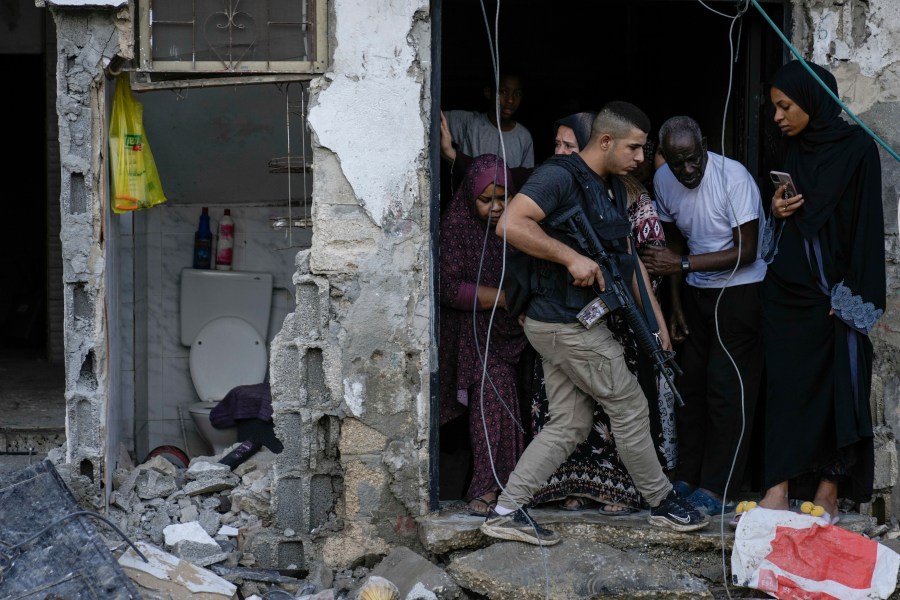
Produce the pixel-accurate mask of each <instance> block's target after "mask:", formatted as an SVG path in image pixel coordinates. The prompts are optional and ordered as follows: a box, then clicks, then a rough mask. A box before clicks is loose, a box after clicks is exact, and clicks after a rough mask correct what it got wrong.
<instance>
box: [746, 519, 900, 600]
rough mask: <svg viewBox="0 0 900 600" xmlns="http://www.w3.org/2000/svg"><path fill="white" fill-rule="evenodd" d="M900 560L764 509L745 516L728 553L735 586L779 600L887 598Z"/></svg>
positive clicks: (870, 544)
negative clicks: (757, 591)
mask: <svg viewBox="0 0 900 600" xmlns="http://www.w3.org/2000/svg"><path fill="white" fill-rule="evenodd" d="M898 568H900V554H897V553H896V552H894V551H893V550H891V549H890V548H888V547H887V546H885V545H884V544H879V543H878V542H876V541H875V540H870V539H869V538H867V537H865V536H862V535H859V534H857V533H853V532H851V531H847V530H845V529H842V528H840V527H837V526H834V525H830V524H828V523H826V521H825V520H824V519H821V518H819V517H813V516H810V515H805V514H798V513H793V512H790V511H786V510H769V509H766V508H762V507H757V508H754V509H752V510H750V511H748V512H746V513H743V516H742V517H741V520H740V522H739V524H738V528H737V531H736V533H735V541H734V549H733V550H732V553H731V573H732V582H733V583H734V585H739V586H743V587H749V588H754V589H758V590H760V591H762V592H766V593H767V594H769V595H770V596H772V597H774V598H780V599H782V600H834V599H839V600H858V599H859V600H861V599H872V598H887V597H888V596H890V595H891V594H892V593H893V592H894V588H895V587H896V585H897V570H898Z"/></svg>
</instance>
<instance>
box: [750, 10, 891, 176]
mask: <svg viewBox="0 0 900 600" xmlns="http://www.w3.org/2000/svg"><path fill="white" fill-rule="evenodd" d="M750 2H751V3H752V4H753V6H754V7H755V8H756V10H758V11H759V13H760V14H761V15H762V16H763V19H765V20H766V22H767V23H768V24H769V25H770V26H771V27H772V29H774V30H775V33H777V34H778V37H780V38H781V41H782V42H784V43H785V44H786V45H787V47H788V49H789V50H790V51H791V54H793V55H794V56H796V57H797V60H799V61H800V64H801V65H803V68H804V69H806V70H807V71H809V74H810V75H812V77H813V79H815V80H816V83H818V84H819V85H820V86H822V89H824V90H825V91H826V92H828V95H829V96H831V98H832V99H833V100H834V101H835V102H837V103H838V104H839V105H840V107H841V109H843V111H844V112H845V113H847V115H848V116H849V117H850V118H851V119H853V120H854V121H856V123H857V125H859V126H860V127H862V128H863V131H865V132H866V133H868V134H869V135H870V136H871V137H872V139H873V140H875V141H876V142H878V143H879V144H880V145H881V146H882V147H883V148H884V149H885V150H887V151H888V153H889V154H890V155H891V156H893V157H894V158H895V159H896V160H897V161H898V162H900V155H898V154H897V152H895V151H894V150H893V149H892V148H891V147H890V146H888V144H887V142H885V141H884V140H882V139H881V138H880V137H878V135H876V134H875V132H874V131H872V130H871V129H869V127H868V125H866V124H865V123H863V122H862V120H861V119H860V118H859V117H857V116H856V115H855V114H853V111H852V110H850V108H849V107H848V106H847V105H846V104H844V103H843V102H842V101H841V99H840V98H838V96H837V94H835V93H834V92H833V91H831V88H829V87H828V86H827V85H826V84H825V82H824V81H822V79H821V78H820V77H819V76H818V75H816V72H815V71H813V70H812V67H810V66H809V65H808V64H806V60H805V59H804V58H803V57H802V56H801V55H800V52H799V51H798V50H797V48H795V47H794V45H793V44H791V42H790V40H788V39H787V37H786V36H785V35H784V33H782V31H781V30H780V29H778V26H777V25H775V23H774V22H773V21H772V19H771V18H770V17H769V15H767V14H766V11H764V10H763V9H762V6H760V5H759V2H757V0H750Z"/></svg>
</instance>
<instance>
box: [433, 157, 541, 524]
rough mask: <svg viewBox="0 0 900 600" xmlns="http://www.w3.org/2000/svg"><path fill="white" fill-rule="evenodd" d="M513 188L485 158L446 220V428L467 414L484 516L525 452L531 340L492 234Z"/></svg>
mask: <svg viewBox="0 0 900 600" xmlns="http://www.w3.org/2000/svg"><path fill="white" fill-rule="evenodd" d="M513 187H514V184H513V181H512V175H511V174H510V172H509V170H508V169H507V168H506V166H505V165H504V163H503V160H502V159H501V158H499V157H498V156H495V155H493V154H485V155H482V156H479V157H477V158H476V159H475V160H474V161H473V162H472V165H471V166H470V167H469V170H468V171H467V173H466V176H465V179H463V182H462V184H461V185H460V187H459V189H458V190H457V192H456V194H455V195H454V196H453V199H452V200H451V202H450V205H449V206H448V207H447V210H446V212H445V213H444V215H443V216H442V218H441V241H440V302H441V315H440V346H439V348H440V383H441V425H445V424H447V423H449V422H450V421H453V420H454V419H456V418H458V417H461V416H463V415H464V414H468V425H469V435H470V438H471V449H472V458H473V467H472V479H471V482H470V483H469V488H468V490H467V491H466V493H465V499H466V501H467V502H468V503H469V511H470V512H471V513H472V514H476V515H482V516H483V515H486V514H487V513H488V512H489V511H490V509H491V508H492V507H493V506H494V504H495V503H496V500H497V493H498V491H499V489H500V484H505V483H506V479H507V477H508V476H509V474H510V472H512V470H513V467H515V465H516V461H517V460H518V459H519V456H520V455H521V454H522V451H523V450H524V447H525V442H524V432H525V427H524V426H523V425H522V422H521V418H520V410H519V399H518V394H517V390H516V370H515V367H516V363H517V362H518V360H519V356H520V355H521V353H522V350H523V349H524V348H525V344H526V339H525V333H524V331H523V330H522V327H521V326H520V325H519V323H518V322H517V321H516V319H515V318H513V317H511V316H510V315H509V314H508V313H507V311H506V310H505V307H506V298H505V295H504V294H503V292H502V291H501V290H500V289H499V287H500V280H501V273H502V268H503V253H504V241H503V239H502V238H500V237H498V236H497V235H495V233H494V227H495V226H496V223H497V220H498V219H499V218H500V215H502V214H503V210H504V209H505V208H506V199H507V198H511V197H512V196H513V194H514V193H515V190H514V189H513ZM509 250H511V248H509ZM498 295H499V297H498ZM495 300H496V306H497V310H494V305H495ZM488 332H490V335H488ZM485 350H487V376H486V377H483V376H482V373H483V370H484V366H483V361H482V358H481V357H482V356H484V354H485ZM495 473H496V477H495ZM498 479H499V481H498Z"/></svg>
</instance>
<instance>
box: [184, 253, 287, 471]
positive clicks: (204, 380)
mask: <svg viewBox="0 0 900 600" xmlns="http://www.w3.org/2000/svg"><path fill="white" fill-rule="evenodd" d="M271 297H272V276H271V274H268V273H251V272H243V273H242V272H235V271H208V270H197V269H185V270H184V271H182V277H181V315H180V316H181V341H182V343H183V344H184V345H190V347H191V350H190V355H189V359H188V361H189V367H190V374H191V381H192V382H193V384H194V390H195V391H196V392H197V397H198V398H199V400H200V401H199V402H193V403H191V404H189V405H188V412H189V413H190V415H191V419H192V420H193V421H194V424H195V425H196V427H197V430H198V432H199V433H200V435H201V436H202V437H203V438H204V439H205V440H206V441H207V442H209V444H210V445H211V446H212V448H213V452H214V453H215V454H221V453H222V452H224V451H225V450H226V449H227V448H228V447H229V446H231V445H232V444H234V443H236V442H238V441H239V440H238V435H237V427H231V428H228V429H219V428H216V427H214V426H213V425H212V423H211V422H210V420H209V415H210V412H211V411H212V409H213V408H214V407H215V406H216V405H218V403H219V402H220V401H221V400H222V399H223V398H225V396H226V395H227V394H228V392H230V391H231V390H233V389H234V388H236V387H238V386H242V385H251V384H256V383H262V382H263V381H265V378H266V368H267V366H268V356H267V352H266V340H265V337H264V336H265V331H266V327H267V325H268V320H269V309H270V302H271Z"/></svg>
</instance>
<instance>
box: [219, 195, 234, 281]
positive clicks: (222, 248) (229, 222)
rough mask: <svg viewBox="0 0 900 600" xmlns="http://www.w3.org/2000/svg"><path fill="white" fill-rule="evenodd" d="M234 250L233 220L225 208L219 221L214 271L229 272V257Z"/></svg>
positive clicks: (229, 211) (228, 210)
mask: <svg viewBox="0 0 900 600" xmlns="http://www.w3.org/2000/svg"><path fill="white" fill-rule="evenodd" d="M233 249H234V220H233V219H232V218H231V210H230V209H228V208H226V209H225V214H224V215H222V218H221V219H219V243H218V245H217V250H216V269H218V270H220V271H230V270H231V256H232V250H233Z"/></svg>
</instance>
